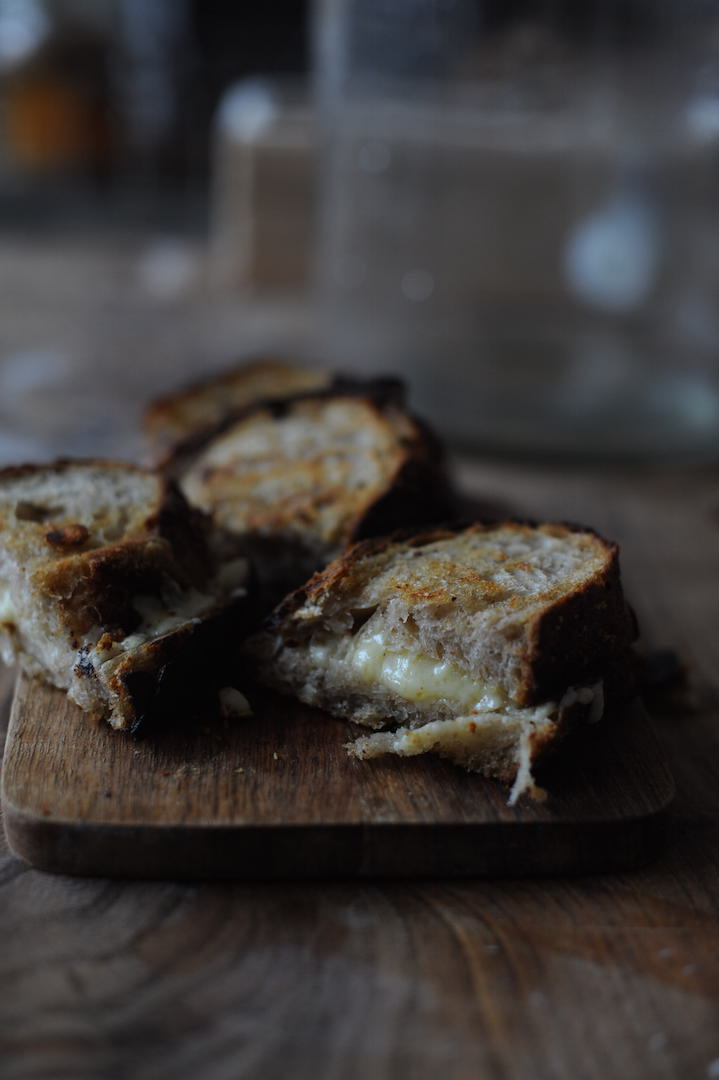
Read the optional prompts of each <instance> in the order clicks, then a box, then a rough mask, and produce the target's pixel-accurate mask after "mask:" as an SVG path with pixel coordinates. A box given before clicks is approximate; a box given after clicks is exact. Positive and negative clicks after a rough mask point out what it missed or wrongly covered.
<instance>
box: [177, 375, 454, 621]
mask: <svg viewBox="0 0 719 1080" xmlns="http://www.w3.org/2000/svg"><path fill="white" fill-rule="evenodd" d="M168 468H169V471H170V472H171V473H172V474H173V475H175V476H176V477H177V478H178V480H179V483H180V486H181V488H182V490H183V491H184V493H185V494H186V496H187V498H188V499H189V501H190V502H191V503H192V504H193V505H195V506H198V507H200V508H201V509H202V510H204V511H206V512H208V513H210V514H211V515H212V517H213V521H214V525H215V527H216V529H217V530H218V535H220V536H224V537H225V538H226V540H227V542H228V543H227V549H228V550H234V551H238V552H241V553H245V554H247V555H249V556H250V557H251V558H252V561H253V564H254V565H255V566H256V568H257V572H258V576H259V578H260V581H261V582H262V584H263V585H264V586H265V590H266V592H269V594H270V595H271V597H272V600H273V602H276V600H277V599H279V597H280V596H282V595H284V594H285V593H286V592H287V591H288V590H289V589H290V588H295V587H296V586H297V585H299V584H300V583H301V582H302V581H305V580H306V579H307V578H308V577H309V575H310V574H312V573H313V572H314V571H315V570H317V569H319V568H320V567H322V566H324V565H325V564H326V563H327V562H328V561H329V560H330V559H331V558H333V557H334V556H335V555H337V554H338V553H339V552H340V551H342V550H343V549H344V548H345V547H346V545H347V544H349V543H351V542H352V541H354V540H357V539H359V538H361V537H365V536H376V535H380V534H382V533H385V532H389V531H391V530H392V529H395V528H398V527H399V526H401V525H406V524H417V525H418V524H427V523H431V522H433V521H437V520H441V519H442V518H444V517H447V516H448V515H449V514H450V513H451V509H452V505H453V504H452V495H451V492H450V490H449V486H448V482H447V480H446V477H445V474H444V470H443V465H442V454H441V451H440V449H439V446H438V444H437V442H436V440H435V439H434V437H433V436H432V435H431V433H430V432H429V431H428V430H427V429H426V428H425V427H424V426H423V425H421V424H420V423H419V422H418V421H417V420H415V419H414V418H413V417H412V416H410V415H409V414H408V413H407V412H406V411H405V410H404V409H403V408H402V406H401V405H400V404H399V403H398V385H397V384H396V383H395V382H392V381H389V380H388V381H386V382H382V383H380V382H377V383H374V384H373V388H372V390H371V391H370V390H369V389H368V384H364V385H362V386H360V387H354V388H350V387H349V386H347V387H346V388H345V389H343V390H341V391H340V390H331V391H326V392H321V393H319V392H318V393H313V394H307V395H298V396H296V397H294V398H291V399H286V400H284V401H281V402H275V403H273V404H265V405H264V406H261V407H257V408H255V409H250V410H247V411H245V412H244V413H241V414H240V415H238V416H236V417H234V418H232V419H231V420H229V421H226V422H225V423H224V424H223V425H221V426H220V427H219V428H218V429H217V430H216V432H215V433H214V434H213V436H212V437H208V438H205V439H203V440H201V441H200V443H199V444H198V443H197V441H196V440H195V441H193V442H192V443H191V444H189V445H188V444H186V445H185V446H183V447H181V448H178V450H177V452H176V453H175V455H174V456H173V458H172V460H171V461H170V462H169V463H168Z"/></svg>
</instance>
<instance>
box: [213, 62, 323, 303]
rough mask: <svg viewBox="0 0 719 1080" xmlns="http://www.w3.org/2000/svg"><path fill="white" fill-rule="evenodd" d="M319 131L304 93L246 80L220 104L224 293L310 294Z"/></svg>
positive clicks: (216, 262)
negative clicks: (280, 292) (297, 291)
mask: <svg viewBox="0 0 719 1080" xmlns="http://www.w3.org/2000/svg"><path fill="white" fill-rule="evenodd" d="M313 151H314V125H313V123H312V114H311V110H310V108H309V102H308V96H307V91H306V89H305V88H303V87H302V85H301V84H298V83H292V82H284V81H282V80H276V79H247V80H245V81H243V82H240V83H237V84H235V85H234V86H232V87H230V88H229V90H227V91H226V92H225V94H224V96H223V98H222V100H221V102H220V105H219V108H218V112H217V117H216V122H215V139H214V152H213V176H212V204H211V246H210V254H211V261H210V268H211V278H212V281H213V284H214V285H215V286H216V287H219V288H221V289H230V290H231V289H236V288H239V289H251V290H254V291H257V292H262V291H275V290H277V291H284V290H297V289H300V290H301V289H305V288H306V287H307V280H308V266H309V263H310V253H311V244H312V234H313V226H314V218H313V214H314V155H313Z"/></svg>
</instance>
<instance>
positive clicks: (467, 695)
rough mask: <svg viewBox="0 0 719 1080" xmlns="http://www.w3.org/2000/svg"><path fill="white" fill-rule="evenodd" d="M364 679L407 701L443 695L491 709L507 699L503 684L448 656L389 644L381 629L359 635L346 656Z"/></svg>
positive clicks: (470, 707) (460, 705)
mask: <svg viewBox="0 0 719 1080" xmlns="http://www.w3.org/2000/svg"><path fill="white" fill-rule="evenodd" d="M345 662H346V663H348V664H349V665H350V666H351V668H352V670H353V672H354V674H355V675H356V676H357V678H359V679H360V680H361V681H362V682H364V683H380V684H381V685H382V686H385V687H387V689H389V690H393V691H394V693H395V694H399V696H400V697H402V698H404V699H405V700H406V701H416V702H422V701H434V700H437V699H438V698H444V699H446V700H447V701H451V702H452V703H453V704H455V705H456V707H457V708H459V709H467V710H468V711H471V710H474V709H477V710H479V711H484V712H491V711H493V710H495V709H500V708H502V706H503V705H504V704H505V702H506V696H505V694H504V693H503V691H502V688H501V687H499V686H496V685H490V684H489V683H484V682H481V681H479V680H477V678H476V677H475V676H473V675H467V674H465V673H464V672H463V671H460V670H459V668H457V667H456V666H455V665H454V664H452V663H451V662H450V661H449V660H437V659H436V658H435V657H432V656H423V655H422V654H421V653H412V652H409V651H404V650H397V649H392V648H389V647H388V645H387V642H386V641H385V638H384V636H383V635H382V634H381V633H377V634H373V635H372V636H371V637H365V638H362V637H359V638H358V639H357V640H356V642H355V643H354V644H353V646H352V648H351V650H350V652H349V654H348V656H347V658H346V661H345Z"/></svg>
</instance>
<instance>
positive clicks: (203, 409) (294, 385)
mask: <svg viewBox="0 0 719 1080" xmlns="http://www.w3.org/2000/svg"><path fill="white" fill-rule="evenodd" d="M333 379H334V376H333V375H332V373H331V372H329V371H324V370H322V369H321V368H316V367H304V366H300V365H294V364H290V363H288V362H287V361H284V360H274V359H271V360H256V361H253V362H251V363H245V364H240V365H238V366H237V367H234V368H231V369H230V370H229V371H225V372H223V373H222V374H220V375H216V376H214V377H213V378H210V379H204V380H202V381H200V382H196V383H193V384H192V385H191V386H187V387H185V388H184V389H183V390H180V391H178V392H176V393H174V394H168V395H167V396H165V397H162V398H159V399H158V400H157V401H154V402H153V403H152V404H151V405H150V406H149V408H148V409H147V410H146V412H145V416H144V427H145V432H146V434H147V436H148V438H149V441H150V443H151V445H152V448H153V451H154V452H155V453H156V454H158V455H161V454H163V453H164V452H166V451H167V450H169V449H170V448H171V447H173V446H176V445H177V444H178V443H181V442H183V441H184V440H185V439H187V438H188V437H189V436H191V435H194V434H196V433H197V432H199V431H204V430H205V429H206V428H212V427H213V426H214V425H215V424H217V423H218V421H220V420H222V419H223V417H225V416H226V415H227V414H228V413H230V412H233V411H235V410H237V409H242V408H246V407H247V406H249V405H254V404H256V403H258V402H261V401H272V400H274V399H276V398H285V397H289V396H291V395H293V394H297V393H301V392H303V391H306V390H319V389H320V388H322V387H326V386H329V385H330V383H331V382H332V381H333Z"/></svg>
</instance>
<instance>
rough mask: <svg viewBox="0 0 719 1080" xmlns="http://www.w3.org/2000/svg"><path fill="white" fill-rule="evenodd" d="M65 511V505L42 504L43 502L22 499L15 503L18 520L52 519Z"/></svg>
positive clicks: (38, 520)
mask: <svg viewBox="0 0 719 1080" xmlns="http://www.w3.org/2000/svg"><path fill="white" fill-rule="evenodd" d="M64 513H65V507H64V506H42V505H41V503H34V502H26V501H21V502H19V503H16V504H15V517H16V518H17V520H18V521H36V522H44V521H50V519H51V518H60V517H62V515H63V514H64Z"/></svg>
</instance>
